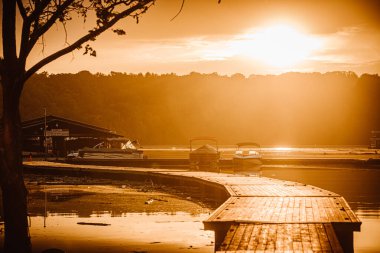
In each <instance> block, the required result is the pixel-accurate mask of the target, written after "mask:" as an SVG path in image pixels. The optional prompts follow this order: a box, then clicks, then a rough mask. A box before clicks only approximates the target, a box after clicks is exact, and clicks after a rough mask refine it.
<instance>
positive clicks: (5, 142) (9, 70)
mask: <svg viewBox="0 0 380 253" xmlns="http://www.w3.org/2000/svg"><path fill="white" fill-rule="evenodd" d="M153 4H154V0H4V1H2V21H3V22H2V39H3V40H2V46H3V57H2V58H0V76H1V85H2V92H3V114H2V117H3V118H2V131H1V138H0V144H1V146H0V157H1V159H0V166H1V167H0V175H1V188H2V196H3V211H4V221H5V238H4V250H5V252H19V253H21V252H31V242H30V238H29V231H28V222H27V199H26V197H27V191H26V188H25V184H24V180H23V172H22V147H21V120H20V112H19V104H20V96H21V93H22V91H23V88H24V84H25V81H26V80H28V79H29V78H30V77H31V76H32V75H33V74H34V73H36V71H38V70H39V69H41V68H42V67H43V66H45V65H46V64H48V63H50V62H52V61H54V60H56V59H58V58H59V57H61V56H63V55H65V54H68V53H70V52H72V51H73V50H76V49H80V48H82V47H83V49H84V54H90V55H92V56H96V51H95V50H94V49H93V48H92V47H91V46H90V45H89V44H86V45H84V44H85V43H87V42H89V41H92V40H94V39H95V38H96V37H97V36H98V35H100V34H101V33H103V32H104V31H106V30H108V29H110V28H111V27H113V26H114V25H115V24H116V23H117V22H118V21H119V20H121V19H123V18H126V17H133V18H135V19H136V21H137V22H138V20H139V17H140V15H141V14H143V13H145V12H146V11H147V10H148V9H149V7H151V6H152V5H153ZM17 11H18V13H19V16H21V18H20V22H21V24H22V28H21V29H20V31H19V30H17V29H16V27H17V22H18V19H17V16H18V14H17ZM93 14H94V16H95V21H96V22H95V24H94V26H93V27H92V29H91V30H90V31H88V32H87V33H86V34H85V35H84V36H82V37H78V38H77V39H76V41H75V42H73V43H71V44H68V43H66V45H65V46H63V47H62V48H61V49H60V50H58V51H56V52H54V53H52V54H51V55H48V56H46V57H44V58H43V59H42V60H40V61H39V62H37V63H36V64H35V65H33V66H31V67H30V68H29V69H26V65H27V62H28V58H29V55H30V53H31V51H32V50H33V49H34V48H36V44H37V42H39V41H41V40H42V43H44V40H43V38H44V37H43V36H44V35H45V34H46V33H47V32H48V31H49V30H51V29H52V27H54V25H56V24H59V25H62V26H63V28H64V30H65V32H67V30H66V25H67V24H68V23H69V22H75V20H74V19H73V17H74V16H79V17H82V18H83V22H86V20H87V19H88V17H89V16H90V15H93ZM113 31H114V32H115V33H116V34H118V35H123V34H125V31H124V30H122V29H114V30H113ZM18 32H19V33H20V34H18V36H17V35H16V33H18ZM16 38H20V43H17V42H16Z"/></svg>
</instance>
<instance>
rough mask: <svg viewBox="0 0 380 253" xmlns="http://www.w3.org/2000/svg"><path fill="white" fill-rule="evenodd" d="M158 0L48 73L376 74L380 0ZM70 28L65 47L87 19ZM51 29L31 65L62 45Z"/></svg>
mask: <svg viewBox="0 0 380 253" xmlns="http://www.w3.org/2000/svg"><path fill="white" fill-rule="evenodd" d="M217 2H218V1H217V0H186V1H185V4H184V7H183V10H182V12H181V13H180V14H179V15H178V17H176V18H175V19H174V20H173V21H170V20H171V18H173V17H174V16H175V15H176V13H177V12H178V10H179V9H180V6H181V3H182V0H157V2H156V4H155V6H153V7H152V8H151V9H150V10H149V11H148V12H147V13H146V14H145V15H144V16H142V17H141V19H140V23H139V24H136V22H135V21H134V20H132V19H129V20H127V21H122V22H121V23H119V25H118V27H123V28H125V30H126V32H127V35H126V36H117V35H116V34H114V33H112V32H107V33H105V34H103V35H101V36H100V37H99V38H98V39H97V40H96V41H95V42H93V43H92V44H91V45H92V46H93V47H94V48H95V49H96V51H97V57H96V58H95V57H90V56H82V53H83V52H82V51H76V52H74V53H72V54H69V55H67V56H65V57H64V58H62V59H60V60H58V61H56V62H54V63H51V64H49V65H48V66H46V67H45V68H44V69H43V70H42V71H48V72H49V73H60V72H73V73H76V72H78V71H81V70H89V71H91V72H93V73H95V72H102V73H109V72H110V71H118V72H127V73H139V72H142V73H145V72H153V73H172V72H174V73H177V74H187V73H190V72H192V71H196V72H201V73H211V72H218V73H220V74H227V75H231V74H234V73H242V74H245V75H250V74H280V73H283V72H289V71H299V72H316V71H317V72H327V71H354V72H356V73H357V74H359V75H360V74H362V73H379V72H380V19H379V18H378V13H380V3H379V1H347V0H341V1H330V0H323V1H296V0H294V1H291V0H281V1H254V0H222V2H221V4H218V3H217ZM376 2H377V3H376ZM72 23H73V24H71V25H70V26H69V27H68V31H69V34H68V42H69V43H70V42H73V41H74V38H75V37H76V36H77V35H79V34H80V33H83V32H86V31H88V30H89V29H90V28H91V26H90V24H89V23H90V22H88V23H86V24H83V23H82V22H79V21H78V20H75V21H74V22H72ZM62 31H63V29H62V27H60V26H56V27H55V28H54V29H53V31H52V32H51V33H50V34H49V35H48V36H46V37H45V41H46V46H45V49H44V51H43V52H41V48H37V50H35V51H34V52H33V55H32V58H31V61H30V64H31V63H33V62H35V61H36V59H38V58H39V57H41V56H42V55H45V56H46V55H49V54H50V53H51V52H53V50H55V49H57V48H58V47H62V46H64V45H65V41H64V37H63V33H62Z"/></svg>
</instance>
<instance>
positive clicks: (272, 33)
mask: <svg viewBox="0 0 380 253" xmlns="http://www.w3.org/2000/svg"><path fill="white" fill-rule="evenodd" d="M247 39H248V41H246V42H247V43H245V45H246V46H245V48H244V49H243V50H244V51H245V54H246V55H248V56H249V57H251V58H253V59H255V60H259V61H261V62H264V63H266V64H268V65H270V66H273V67H291V66H294V65H295V64H297V63H300V62H301V61H304V60H306V59H307V58H308V57H309V56H310V55H311V54H312V53H313V52H314V51H315V50H317V49H318V48H319V47H320V46H321V42H320V41H319V40H318V39H317V38H314V37H311V36H308V35H306V34H303V33H301V32H299V31H297V30H296V29H295V28H293V27H291V26H287V25H276V26H270V27H265V28H262V29H259V30H256V31H254V32H252V33H249V34H247Z"/></svg>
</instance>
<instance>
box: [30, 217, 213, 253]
mask: <svg viewBox="0 0 380 253" xmlns="http://www.w3.org/2000/svg"><path fill="white" fill-rule="evenodd" d="M207 217H208V214H200V215H190V214H188V213H182V212H177V213H126V214H123V215H121V216H118V217H113V216H112V214H111V213H104V214H99V213H98V214H93V215H91V217H89V218H81V217H78V216H77V215H76V214H57V213H50V214H48V217H46V218H44V217H41V216H36V217H32V218H31V227H30V233H31V236H32V240H33V251H34V252H41V251H42V250H43V249H47V248H60V249H63V250H65V251H66V252H108V253H111V252H136V251H138V252H140V251H141V252H188V251H189V252H213V251H214V244H213V241H214V233H213V232H212V231H204V230H203V223H202V221H203V220H204V219H206V218H207ZM78 222H84V223H102V224H109V225H108V226H97V225H80V224H78ZM44 224H45V226H44Z"/></svg>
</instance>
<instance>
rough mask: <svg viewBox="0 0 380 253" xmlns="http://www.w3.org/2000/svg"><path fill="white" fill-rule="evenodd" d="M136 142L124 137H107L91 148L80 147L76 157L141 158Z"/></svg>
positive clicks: (142, 153)
mask: <svg viewBox="0 0 380 253" xmlns="http://www.w3.org/2000/svg"><path fill="white" fill-rule="evenodd" d="M137 144H138V142H137V141H131V140H130V139H126V138H108V139H107V140H105V141H104V142H101V143H99V144H97V145H95V146H94V147H92V148H83V149H80V150H79V151H78V155H77V157H76V158H77V159H86V160H123V159H143V158H144V152H143V151H142V150H139V149H137V147H136V145H137Z"/></svg>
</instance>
